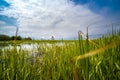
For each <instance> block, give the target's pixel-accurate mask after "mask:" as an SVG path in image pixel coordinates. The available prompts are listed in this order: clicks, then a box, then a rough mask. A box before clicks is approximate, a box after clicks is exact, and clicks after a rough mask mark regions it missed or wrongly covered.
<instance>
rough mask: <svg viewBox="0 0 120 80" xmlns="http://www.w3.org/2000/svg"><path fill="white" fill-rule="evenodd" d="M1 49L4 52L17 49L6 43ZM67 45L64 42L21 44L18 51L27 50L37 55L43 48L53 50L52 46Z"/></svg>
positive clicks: (17, 46) (17, 47)
mask: <svg viewBox="0 0 120 80" xmlns="http://www.w3.org/2000/svg"><path fill="white" fill-rule="evenodd" d="M0 45H1V46H0V49H2V51H4V50H6V49H13V48H14V47H15V45H13V44H7V43H6V44H5V43H2V44H1V43H0ZM64 45H65V43H64V42H58V43H54V44H53V43H31V44H19V45H16V49H17V50H18V51H19V50H25V51H29V52H31V53H37V52H38V49H39V48H41V47H49V48H52V46H64Z"/></svg>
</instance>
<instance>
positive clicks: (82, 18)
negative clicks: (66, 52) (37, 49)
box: [0, 0, 120, 39]
mask: <svg viewBox="0 0 120 80" xmlns="http://www.w3.org/2000/svg"><path fill="white" fill-rule="evenodd" d="M112 24H113V26H114V28H116V29H120V0H0V34H6V35H9V36H13V35H15V32H16V28H17V27H18V35H20V36H22V37H32V38H34V39H50V38H51V37H52V36H54V38H55V39H76V38H77V35H78V31H82V32H83V33H84V34H86V28H87V27H88V32H89V35H90V36H96V37H97V36H98V35H101V34H105V33H107V32H111V31H112V30H111V29H112Z"/></svg>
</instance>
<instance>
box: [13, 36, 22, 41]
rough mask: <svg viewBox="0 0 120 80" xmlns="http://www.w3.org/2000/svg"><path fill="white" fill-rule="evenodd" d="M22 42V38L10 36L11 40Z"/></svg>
mask: <svg viewBox="0 0 120 80" xmlns="http://www.w3.org/2000/svg"><path fill="white" fill-rule="evenodd" d="M15 39H16V40H22V37H21V36H17V37H15V36H12V37H11V40H15Z"/></svg>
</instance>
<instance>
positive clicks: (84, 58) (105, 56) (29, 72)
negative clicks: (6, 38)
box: [0, 34, 120, 80]
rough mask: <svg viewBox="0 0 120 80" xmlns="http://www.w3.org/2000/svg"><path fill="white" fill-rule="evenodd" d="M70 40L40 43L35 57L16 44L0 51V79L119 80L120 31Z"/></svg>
mask: <svg viewBox="0 0 120 80" xmlns="http://www.w3.org/2000/svg"><path fill="white" fill-rule="evenodd" d="M36 42H39V41H36ZM43 42H44V41H43ZM46 42H49V41H46ZM61 42H62V41H61ZM71 42H72V43H70V42H69V41H68V42H67V41H66V42H65V44H64V45H62V46H57V45H55V44H52V46H50V47H47V46H46V43H43V45H42V46H39V45H38V46H37V49H38V53H37V54H36V55H35V56H32V55H29V52H28V51H26V50H22V49H21V50H19V51H18V50H16V46H15V47H14V48H13V49H9V48H8V49H5V50H4V52H2V50H0V80H120V77H119V76H120V34H116V35H107V36H104V37H102V38H99V39H96V40H89V39H88V38H87V39H86V40H83V39H82V36H79V40H78V41H71ZM41 43H42V41H41ZM52 43H56V41H52Z"/></svg>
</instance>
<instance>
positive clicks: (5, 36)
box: [0, 34, 10, 41]
mask: <svg viewBox="0 0 120 80" xmlns="http://www.w3.org/2000/svg"><path fill="white" fill-rule="evenodd" d="M8 40H10V37H9V36H8V35H3V34H0V41H8Z"/></svg>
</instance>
